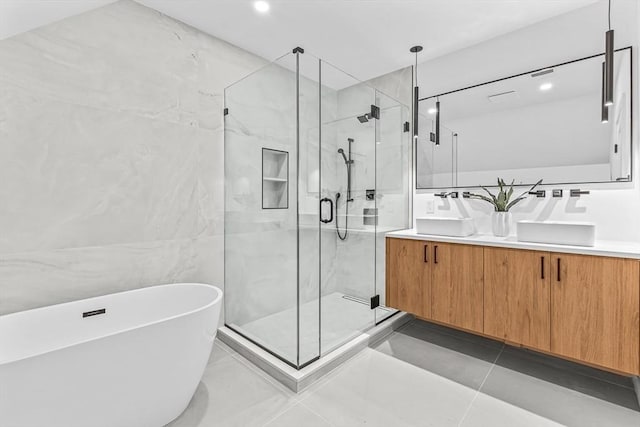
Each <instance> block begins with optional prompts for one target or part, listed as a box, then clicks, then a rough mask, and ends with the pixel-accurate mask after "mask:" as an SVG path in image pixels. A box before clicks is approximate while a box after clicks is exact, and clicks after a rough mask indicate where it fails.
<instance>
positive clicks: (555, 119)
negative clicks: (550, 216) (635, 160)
mask: <svg viewBox="0 0 640 427" xmlns="http://www.w3.org/2000/svg"><path fill="white" fill-rule="evenodd" d="M603 61H604V55H596V56H593V57H589V58H584V59H580V60H576V61H572V62H568V63H565V64H562V65H556V66H552V67H547V68H544V69H540V70H537V71H532V72H530V73H526V74H520V75H517V76H514V77H508V78H504V79H500V80H496V81H493V82H488V83H484V84H481V85H477V86H473V87H470V88H465V89H460V90H456V91H452V92H449V93H445V94H442V95H438V96H431V97H427V98H423V99H422V100H421V101H420V103H419V111H420V120H419V123H418V132H419V136H418V140H417V142H416V144H417V146H416V155H417V157H416V183H417V188H419V189H420V188H423V189H429V188H443V187H475V186H480V185H495V183H496V176H500V177H503V178H504V179H505V180H506V181H508V182H511V180H515V182H516V184H523V185H524V184H532V183H535V182H536V181H538V180H539V179H543V180H544V182H545V183H547V184H569V183H592V182H616V181H630V180H631V49H630V48H625V49H620V50H618V51H617V52H616V54H615V80H614V90H615V99H616V102H615V104H614V105H613V106H610V107H608V110H607V111H603V107H602V92H601V91H602V63H603ZM437 101H439V106H440V109H439V116H440V117H439V119H440V126H439V134H438V137H436V136H435V132H436V115H437V113H438V110H437V109H436V102H437ZM607 116H608V121H606V122H603V119H607Z"/></svg>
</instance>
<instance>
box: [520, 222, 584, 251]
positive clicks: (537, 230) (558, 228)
mask: <svg viewBox="0 0 640 427" xmlns="http://www.w3.org/2000/svg"><path fill="white" fill-rule="evenodd" d="M517 235H518V241H520V242H534V243H549V244H556V245H572V246H594V245H595V242H596V225H595V224H594V223H591V222H563V221H518V224H517Z"/></svg>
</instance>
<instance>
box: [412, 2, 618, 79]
mask: <svg viewBox="0 0 640 427" xmlns="http://www.w3.org/2000/svg"><path fill="white" fill-rule="evenodd" d="M609 1H611V0H609ZM415 70H416V71H415V72H416V86H418V51H417V50H416V66H415Z"/></svg>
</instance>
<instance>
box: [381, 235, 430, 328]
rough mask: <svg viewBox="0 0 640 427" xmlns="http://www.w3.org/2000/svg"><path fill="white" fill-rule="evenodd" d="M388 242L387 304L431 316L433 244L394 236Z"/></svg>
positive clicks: (409, 311) (427, 316) (425, 316)
mask: <svg viewBox="0 0 640 427" xmlns="http://www.w3.org/2000/svg"><path fill="white" fill-rule="evenodd" d="M386 242H387V244H386V258H387V264H386V292H387V294H386V301H387V306H388V307H393V308H397V309H398V310H402V311H406V312H408V313H412V314H415V315H416V316H420V317H423V318H430V317H431V263H432V260H431V259H430V257H431V255H430V248H431V246H432V243H430V242H425V241H421V240H409V239H394V238H387V240H386Z"/></svg>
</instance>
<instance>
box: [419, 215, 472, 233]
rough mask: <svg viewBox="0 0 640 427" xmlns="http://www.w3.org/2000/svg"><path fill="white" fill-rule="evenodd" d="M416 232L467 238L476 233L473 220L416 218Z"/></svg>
mask: <svg viewBox="0 0 640 427" xmlns="http://www.w3.org/2000/svg"><path fill="white" fill-rule="evenodd" d="M416 232H417V233H419V234H432V235H436V236H452V237H466V236H471V235H472V234H473V233H475V232H476V227H475V224H474V223H473V218H443V217H423V218H416Z"/></svg>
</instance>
